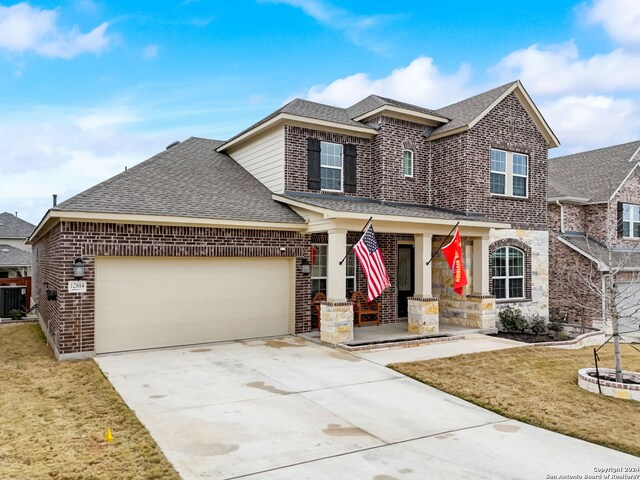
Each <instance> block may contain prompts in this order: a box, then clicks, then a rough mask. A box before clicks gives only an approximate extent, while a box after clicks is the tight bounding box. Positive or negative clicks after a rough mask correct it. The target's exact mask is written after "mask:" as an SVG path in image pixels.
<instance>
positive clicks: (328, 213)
mask: <svg viewBox="0 0 640 480" xmlns="http://www.w3.org/2000/svg"><path fill="white" fill-rule="evenodd" d="M271 197H272V198H273V199H274V200H277V201H278V202H282V203H285V204H287V205H290V206H292V207H298V208H302V209H306V210H309V211H312V212H315V213H319V214H321V215H323V217H324V218H325V219H329V218H353V219H356V218H357V219H363V220H367V219H369V218H370V217H373V220H379V221H388V222H414V223H424V224H439V225H455V224H456V223H460V226H461V227H465V226H468V227H484V228H495V229H506V228H511V224H509V223H501V222H490V221H483V220H460V219H453V218H450V219H447V218H429V217H411V216H400V215H387V214H369V213H360V212H346V211H342V210H333V209H331V208H325V207H319V206H317V205H311V204H309V203H305V202H301V201H298V200H293V199H291V198H288V197H284V196H281V195H278V194H277V193H274V194H272V195H271Z"/></svg>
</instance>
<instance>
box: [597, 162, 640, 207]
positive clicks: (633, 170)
mask: <svg viewBox="0 0 640 480" xmlns="http://www.w3.org/2000/svg"><path fill="white" fill-rule="evenodd" d="M634 156H635V153H634ZM631 158H633V157H631ZM639 164H640V162H638V163H636V164H635V165H634V166H633V168H632V169H631V171H629V173H628V174H627V176H626V177H624V180H623V181H622V182H621V183H620V185H618V188H616V189H615V191H614V192H613V194H612V195H611V197H609V202H610V201H611V200H613V199H614V197H615V196H616V195H617V194H618V192H619V191H620V189H621V188H622V186H623V185H624V184H625V183H627V180H629V178H631V175H633V172H635V171H636V168H638V165H639ZM603 203H604V202H603ZM607 203H608V202H607Z"/></svg>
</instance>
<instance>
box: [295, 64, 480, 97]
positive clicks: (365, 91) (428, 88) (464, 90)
mask: <svg viewBox="0 0 640 480" xmlns="http://www.w3.org/2000/svg"><path fill="white" fill-rule="evenodd" d="M469 80H470V70H469V68H468V67H467V66H466V65H462V66H461V67H460V68H459V69H458V71H457V72H455V73H453V74H450V75H448V74H444V73H442V72H440V71H439V70H438V68H437V67H436V66H435V65H434V63H433V59H432V58H429V57H418V58H416V59H415V60H413V61H412V62H411V63H410V64H409V65H407V66H406V67H400V68H397V69H395V70H394V71H393V72H391V73H390V74H389V75H388V76H386V77H382V78H378V79H372V78H370V77H369V75H368V74H366V73H356V74H354V75H350V76H348V77H344V78H340V79H338V80H335V81H333V82H331V83H330V84H329V85H316V86H313V87H311V88H310V89H309V91H308V92H307V93H306V95H305V96H306V98H308V99H309V100H312V101H314V102H320V103H327V104H330V105H336V106H342V107H346V106H349V105H352V104H353V103H355V102H357V101H359V100H361V99H362V98H364V97H366V96H367V95H370V94H372V93H373V94H377V95H381V96H383V97H391V98H394V99H396V100H401V101H405V102H409V103H413V104H416V105H421V106H424V107H427V108H439V107H442V106H444V105H448V104H450V103H452V102H455V101H457V100H461V99H462V98H465V97H466V96H469V95H470V94H472V91H471V88H470V86H469ZM473 93H475V92H473Z"/></svg>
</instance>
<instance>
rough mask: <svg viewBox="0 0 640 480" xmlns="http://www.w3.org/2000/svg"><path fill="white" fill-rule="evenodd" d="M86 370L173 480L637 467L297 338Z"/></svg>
mask: <svg viewBox="0 0 640 480" xmlns="http://www.w3.org/2000/svg"><path fill="white" fill-rule="evenodd" d="M96 361H97V362H98V364H99V365H100V367H101V368H102V370H103V371H104V372H105V374H106V375H107V376H108V378H109V380H110V381H111V382H112V384H113V385H114V387H115V388H116V389H117V391H118V392H119V393H120V395H121V396H122V398H123V399H124V400H125V402H126V403H127V404H128V405H129V407H130V408H131V409H132V410H134V411H135V413H136V414H137V416H138V418H140V420H141V421H142V423H143V424H144V425H145V426H146V427H147V428H148V429H149V431H150V432H151V435H152V436H153V438H154V439H155V440H156V442H157V443H158V445H159V446H160V448H161V449H162V451H163V452H164V453H165V455H166V456H167V458H168V459H169V461H170V462H171V463H172V464H173V465H174V466H175V467H176V469H177V470H178V472H179V473H180V475H181V476H182V477H183V478H184V479H196V478H197V479H203V478H210V479H218V478H220V479H222V478H238V477H246V478H252V479H259V478H260V479H305V478H309V479H332V480H336V479H359V480H360V479H372V480H392V479H420V480H423V479H425V478H430V479H437V478H447V479H451V478H456V479H459V478H473V479H484V478H486V479H500V478H505V479H506V478H508V479H516V478H532V479H545V478H551V477H549V476H552V475H561V474H570V475H583V478H584V476H585V475H586V474H593V473H594V472H595V470H594V469H595V468H606V467H618V468H621V467H632V466H639V467H640V460H639V459H638V458H636V457H633V456H630V455H625V454H622V453H619V452H615V451H613V450H609V449H606V448H603V447H599V446H595V445H592V444H589V443H586V442H583V441H580V440H576V439H572V438H569V437H565V436H562V435H559V434H555V433H552V432H548V431H546V430H542V429H539V428H535V427H531V426H528V425H525V424H522V423H519V422H515V421H510V420H509V421H508V420H506V419H505V418H504V417H501V416H499V415H496V414H494V413H491V412H489V411H487V410H484V409H482V408H479V407H476V406H474V405H472V404H469V403H467V402H464V401H462V400H460V399H458V398H456V397H453V396H451V395H447V394H445V393H443V392H440V391H438V390H436V389H434V388H431V387H428V386H426V385H423V384H421V383H419V382H417V381H414V380H412V379H409V378H407V377H404V376H402V375H400V374H398V373H396V372H393V371H391V370H389V369H387V368H385V367H384V366H381V365H378V364H376V363H374V362H371V361H368V360H365V359H362V358H359V357H356V356H353V355H350V354H348V353H344V352H342V351H338V350H334V349H330V348H327V347H323V346H320V345H317V344H314V343H311V342H307V341H305V340H303V339H300V338H294V337H286V338H282V339H265V340H256V341H246V342H234V343H227V344H216V345H210V346H206V347H202V346H200V347H192V348H181V349H171V350H156V351H147V352H135V353H127V354H115V355H105V356H99V357H97V358H96ZM114 435H115V436H116V438H117V431H115V432H114ZM576 478H577V477H576Z"/></svg>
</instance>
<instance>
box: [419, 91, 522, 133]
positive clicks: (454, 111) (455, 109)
mask: <svg viewBox="0 0 640 480" xmlns="http://www.w3.org/2000/svg"><path fill="white" fill-rule="evenodd" d="M514 83H516V82H510V83H507V84H505V85H502V86H500V87H497V88H494V89H492V90H489V91H488V92H484V93H481V94H479V95H476V96H474V97H470V98H467V99H465V100H462V101H461V102H457V103H454V104H452V105H448V106H446V107H443V108H439V109H438V110H436V111H435V113H436V115H440V116H443V117H446V118H450V119H451V121H450V122H449V123H445V124H444V125H441V126H440V127H438V128H436V129H435V130H434V131H433V132H432V133H431V135H438V134H440V133H445V132H448V131H450V130H455V129H456V128H459V127H464V126H466V125H469V124H470V123H471V122H472V121H473V120H475V119H476V118H477V117H478V115H480V114H481V113H482V112H483V111H484V110H485V109H486V108H487V107H488V106H489V105H491V104H492V103H493V102H495V101H496V100H497V99H498V98H499V97H500V95H502V94H503V93H504V92H506V91H507V90H509V88H511V87H512V86H513V84H514Z"/></svg>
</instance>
